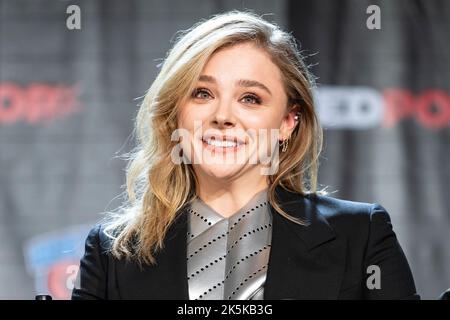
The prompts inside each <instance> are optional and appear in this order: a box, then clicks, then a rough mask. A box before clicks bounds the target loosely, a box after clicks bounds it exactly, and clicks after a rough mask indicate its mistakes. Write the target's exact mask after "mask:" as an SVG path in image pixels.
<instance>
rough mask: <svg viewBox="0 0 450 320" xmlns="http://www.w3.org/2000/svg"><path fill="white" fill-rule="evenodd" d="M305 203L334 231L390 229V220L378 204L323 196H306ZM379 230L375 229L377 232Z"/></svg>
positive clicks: (351, 231)
mask: <svg viewBox="0 0 450 320" xmlns="http://www.w3.org/2000/svg"><path fill="white" fill-rule="evenodd" d="M305 201H306V202H309V205H310V206H311V207H313V208H315V209H316V210H314V212H315V214H317V215H319V216H321V217H322V218H323V219H324V220H325V221H326V222H327V223H328V224H329V225H330V226H331V227H332V228H333V229H334V230H335V231H337V232H338V233H339V232H345V233H366V232H369V231H370V229H371V228H373V227H374V226H380V227H381V228H382V229H386V228H387V229H391V228H392V226H391V218H390V216H389V214H388V212H387V211H386V209H385V208H384V207H383V206H382V205H380V204H378V203H367V202H357V201H350V200H344V199H337V198H333V197H330V196H324V195H317V194H314V195H308V196H305ZM378 229H379V228H377V230H378Z"/></svg>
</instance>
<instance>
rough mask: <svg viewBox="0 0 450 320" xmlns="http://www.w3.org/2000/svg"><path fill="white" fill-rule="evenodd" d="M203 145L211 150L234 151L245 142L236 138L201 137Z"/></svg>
mask: <svg viewBox="0 0 450 320" xmlns="http://www.w3.org/2000/svg"><path fill="white" fill-rule="evenodd" d="M201 141H202V142H203V145H204V146H205V147H206V148H207V149H208V150H213V151H225V152H227V151H236V150H238V149H239V148H240V147H241V146H243V145H245V143H244V142H243V141H241V140H239V139H237V138H226V139H216V138H215V137H210V138H202V139H201Z"/></svg>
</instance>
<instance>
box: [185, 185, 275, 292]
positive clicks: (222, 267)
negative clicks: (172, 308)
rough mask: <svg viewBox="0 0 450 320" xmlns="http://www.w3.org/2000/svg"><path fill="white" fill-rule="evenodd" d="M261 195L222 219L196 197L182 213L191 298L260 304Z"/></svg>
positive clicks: (266, 235)
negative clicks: (254, 301)
mask: <svg viewBox="0 0 450 320" xmlns="http://www.w3.org/2000/svg"><path fill="white" fill-rule="evenodd" d="M267 191H268V189H264V190H262V191H260V192H258V193H257V194H256V195H255V196H254V197H253V198H252V199H251V200H250V201H249V202H248V203H247V204H246V205H245V206H244V207H242V208H241V209H240V210H238V211H237V212H236V213H235V214H233V215H232V216H230V217H229V218H225V217H223V216H221V215H220V214H219V213H217V212H216V211H215V210H214V209H212V208H211V207H210V206H208V205H207V204H206V203H205V202H204V201H202V200H201V199H200V198H198V197H197V198H196V199H195V200H194V201H193V203H192V204H191V206H190V208H189V210H188V214H189V216H188V223H189V226H188V234H187V237H188V239H187V240H188V241H187V270H188V275H187V276H188V285H189V299H191V300H194V299H195V300H211V299H215V300H246V299H251V300H262V299H263V293H264V283H265V280H266V272H267V264H268V260H269V253H270V245H271V237H272V214H271V212H270V208H269V202H268V201H267Z"/></svg>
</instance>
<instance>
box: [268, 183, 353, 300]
mask: <svg viewBox="0 0 450 320" xmlns="http://www.w3.org/2000/svg"><path fill="white" fill-rule="evenodd" d="M276 194H277V197H278V200H279V202H280V203H281V207H282V208H283V210H284V211H286V212H287V213H288V214H290V215H291V216H294V217H298V218H302V219H304V220H307V221H308V222H309V223H310V224H309V225H308V226H302V225H298V224H296V223H293V222H291V221H289V220H287V219H286V218H284V217H282V216H281V215H280V214H279V213H278V212H276V211H275V209H274V208H273V207H272V208H271V210H272V212H273V226H272V247H271V253H270V257H269V264H268V271H267V278H266V284H265V288H264V299H274V300H279V299H337V298H338V295H339V289H340V286H341V281H342V277H343V273H344V267H345V252H346V242H345V240H343V239H339V238H337V237H336V234H335V232H334V230H333V229H332V228H331V226H330V225H329V224H328V222H327V221H326V219H325V218H324V217H323V216H322V215H321V214H320V211H319V208H318V207H317V206H316V205H315V202H314V201H312V200H311V198H309V197H303V196H300V195H298V194H295V193H291V192H288V191H287V190H285V189H282V188H281V187H277V189H276Z"/></svg>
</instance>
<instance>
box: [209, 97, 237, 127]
mask: <svg viewBox="0 0 450 320" xmlns="http://www.w3.org/2000/svg"><path fill="white" fill-rule="evenodd" d="M211 125H212V126H214V127H216V128H218V129H228V128H232V127H234V126H235V125H236V120H235V118H234V116H233V112H232V106H231V103H230V102H226V101H223V102H220V103H219V104H218V106H217V108H216V110H215V112H214V113H213V114H212V116H211Z"/></svg>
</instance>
